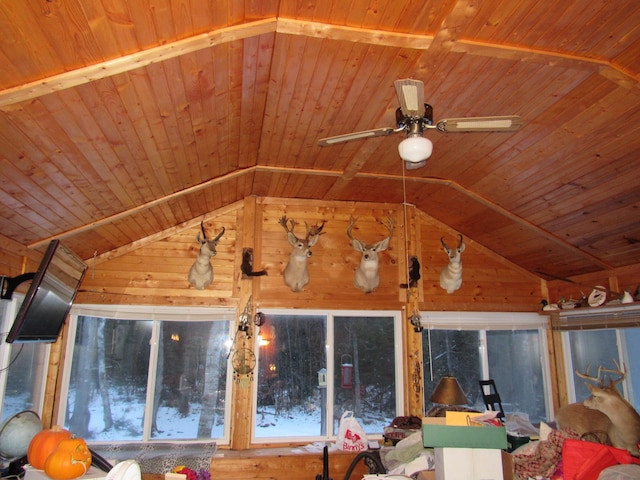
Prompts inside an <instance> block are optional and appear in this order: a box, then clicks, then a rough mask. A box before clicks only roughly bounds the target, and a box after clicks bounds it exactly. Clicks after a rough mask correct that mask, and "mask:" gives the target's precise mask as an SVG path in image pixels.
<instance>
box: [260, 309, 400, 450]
mask: <svg viewBox="0 0 640 480" xmlns="http://www.w3.org/2000/svg"><path fill="white" fill-rule="evenodd" d="M260 311H261V312H262V313H264V314H265V315H266V316H267V317H268V316H269V315H296V316H304V315H308V316H324V317H326V322H327V332H326V333H327V344H326V345H325V350H326V351H325V355H326V358H327V412H326V417H327V425H326V427H327V428H326V429H325V430H326V432H327V434H326V435H317V436H309V437H302V436H299V437H256V415H255V414H256V408H257V404H258V383H259V382H258V380H257V379H256V380H255V381H253V382H252V383H253V385H252V392H251V395H252V403H251V405H252V406H251V408H252V412H251V419H252V420H251V444H252V445H261V444H275V443H278V444H281V443H285V444H289V443H291V442H296V443H299V442H329V441H335V439H336V437H337V433H338V432H334V434H329V432H330V431H331V430H333V428H329V427H330V425H329V422H333V417H334V408H333V399H334V393H335V392H334V387H333V383H334V382H333V381H331V380H329V379H333V378H334V375H335V371H336V369H335V365H334V363H333V361H331V359H333V358H334V354H335V351H334V342H333V341H329V339H333V338H334V319H335V317H392V318H393V335H394V341H393V348H394V367H395V371H394V375H395V378H396V385H395V395H396V406H395V410H396V416H400V415H404V413H403V412H404V408H405V401H404V398H405V391H404V380H403V379H404V360H403V347H404V341H403V336H402V332H403V328H402V318H403V317H402V312H400V311H398V310H311V309H286V308H261V309H260ZM259 333H260V332H259V331H256V335H254V339H253V344H252V345H253V349H254V352H256V367H255V370H256V372H257V371H258V365H259V362H260V349H259V346H258V341H259V340H258V335H259ZM367 436H368V437H370V438H372V439H374V438H378V439H381V438H382V434H380V435H372V434H371V435H370V434H367Z"/></svg>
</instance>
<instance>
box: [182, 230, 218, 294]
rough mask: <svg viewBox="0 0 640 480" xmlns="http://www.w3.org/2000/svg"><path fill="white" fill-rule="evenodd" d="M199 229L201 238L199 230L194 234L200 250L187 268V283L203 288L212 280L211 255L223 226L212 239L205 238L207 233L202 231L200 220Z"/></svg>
mask: <svg viewBox="0 0 640 480" xmlns="http://www.w3.org/2000/svg"><path fill="white" fill-rule="evenodd" d="M200 230H201V231H202V238H201V237H200V232H198V234H197V235H196V241H197V242H198V243H199V244H200V252H199V253H198V256H197V257H196V261H195V263H194V264H193V265H192V266H191V268H190V269H189V283H191V284H192V285H194V286H195V287H196V288H197V289H198V290H204V288H205V287H207V286H209V285H211V282H213V267H212V266H211V257H213V256H215V254H216V246H217V245H218V241H219V240H220V237H222V235H223V234H224V227H222V231H221V232H220V233H219V234H218V236H216V238H214V239H208V238H207V234H206V233H205V231H204V222H200Z"/></svg>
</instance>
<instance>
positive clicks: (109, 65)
mask: <svg viewBox="0 0 640 480" xmlns="http://www.w3.org/2000/svg"><path fill="white" fill-rule="evenodd" d="M450 30H451V28H444V30H442V31H441V32H439V34H438V35H437V36H436V37H434V36H431V35H414V34H406V33H395V32H387V31H382V30H372V29H366V28H354V27H345V26H342V25H330V24H325V23H318V22H306V21H300V20H293V19H286V18H275V17H273V18H267V19H264V20H257V21H254V22H250V23H245V24H242V25H235V26H231V27H225V28H221V29H219V30H213V31H211V32H207V33H203V34H199V35H195V36H193V37H189V38H185V39H182V40H178V41H175V42H172V43H168V44H166V45H160V46H157V47H153V48H149V49H147V50H142V51H140V52H136V53H133V54H130V55H124V56H122V57H118V58H114V59H111V60H106V61H104V62H100V63H97V64H95V65H89V66H86V67H82V68H79V69H76V70H71V71H69V72H64V73H60V74H57V75H53V76H50V77H45V78H42V79H40V80H36V81H33V82H29V83H26V84H23V85H19V86H17V87H12V88H8V89H5V90H2V91H0V110H8V109H10V106H11V105H13V104H16V103H19V102H24V101H27V100H32V99H34V98H38V97H41V96H43V95H47V94H49V93H54V92H57V91H60V90H65V89H67V88H73V87H76V86H78V85H83V84H86V83H89V82H92V81H94V80H99V79H103V78H108V77H110V76H113V75H117V74H120V73H126V72H129V71H131V70H135V69H136V68H140V67H144V66H147V65H150V64H153V63H158V62H162V61H164V60H168V59H170V58H174V57H179V56H181V55H185V54H187V53H191V52H196V51H198V50H203V49H206V48H210V47H212V46H214V45H219V44H223V43H227V42H232V41H235V40H241V39H243V38H249V37H254V36H258V35H263V34H267V33H274V32H277V33H283V34H289V35H304V36H309V37H318V38H329V39H332V40H340V41H348V42H355V43H367V44H372V45H383V46H388V47H397V48H408V49H416V50H427V49H429V48H430V47H431V46H432V44H434V43H436V42H435V39H436V38H437V39H439V40H438V42H437V43H438V45H442V46H443V47H444V48H445V49H446V50H449V51H452V52H459V53H468V54H470V55H483V56H489V57H495V58H505V59H513V60H519V61H530V62H539V63H544V64H548V65H563V66H565V67H570V68H580V69H594V70H598V71H599V72H600V74H602V75H603V76H605V77H606V78H609V79H611V80H612V81H615V82H616V83H618V84H619V85H622V86H625V87H626V88H634V87H635V88H640V87H638V81H639V80H640V79H639V78H638V77H637V76H634V75H633V74H631V73H630V72H627V71H626V70H624V69H622V68H620V67H617V66H616V65H613V64H611V63H610V62H606V61H602V60H598V59H593V58H587V57H579V56H575V55H563V54H559V53H555V52H548V51H544V50H535V49H530V48H522V47H516V46H504V45H496V44H489V43H482V42H476V41H470V40H462V39H455V38H451V32H450Z"/></svg>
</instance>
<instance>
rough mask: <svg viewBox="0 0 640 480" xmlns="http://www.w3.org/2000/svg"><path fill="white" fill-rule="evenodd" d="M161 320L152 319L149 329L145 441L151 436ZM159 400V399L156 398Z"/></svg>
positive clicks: (160, 339) (143, 435)
mask: <svg viewBox="0 0 640 480" xmlns="http://www.w3.org/2000/svg"><path fill="white" fill-rule="evenodd" d="M161 335H162V322H161V321H158V320H154V321H153V327H152V329H151V340H150V347H151V348H149V374H148V376H147V396H146V402H145V407H144V427H143V432H142V438H143V440H144V441H145V442H146V441H148V440H149V439H150V438H151V424H152V422H153V406H154V402H155V401H156V399H155V398H154V394H155V390H156V372H157V371H158V349H159V346H160V345H161V343H162V338H160V336H161ZM157 400H159V399H157Z"/></svg>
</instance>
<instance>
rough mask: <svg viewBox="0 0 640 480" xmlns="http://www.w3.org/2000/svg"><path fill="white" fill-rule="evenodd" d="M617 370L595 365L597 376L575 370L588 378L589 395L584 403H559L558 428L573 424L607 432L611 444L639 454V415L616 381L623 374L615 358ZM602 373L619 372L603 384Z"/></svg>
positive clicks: (588, 430) (581, 430) (581, 429)
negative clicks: (561, 405)
mask: <svg viewBox="0 0 640 480" xmlns="http://www.w3.org/2000/svg"><path fill="white" fill-rule="evenodd" d="M613 363H614V364H615V365H616V370H613V369H608V368H604V367H602V366H601V367H598V374H597V376H595V377H593V376H591V375H589V368H587V370H586V372H585V373H580V372H578V371H576V375H577V376H579V377H580V378H584V379H585V380H587V381H589V382H594V383H595V385H594V384H591V383H587V387H588V388H589V390H590V391H591V396H590V397H589V398H587V399H586V400H585V401H584V402H583V403H572V404H571V405H567V406H565V407H562V408H561V409H560V410H559V411H558V414H557V415H556V420H557V422H558V425H559V426H560V427H561V428H566V427H569V428H572V429H574V430H575V431H576V432H578V434H580V435H581V436H582V435H585V434H589V433H592V434H593V433H597V432H606V433H607V435H608V437H609V441H610V442H611V444H612V445H613V446H614V447H617V448H622V449H625V450H627V451H628V452H629V453H631V455H634V456H636V457H638V456H640V450H639V449H638V443H639V442H640V415H638V412H636V410H635V409H634V408H633V406H632V405H631V404H630V403H629V402H627V401H626V400H625V399H624V398H623V397H622V395H620V392H618V389H617V388H616V385H617V384H618V383H620V382H622V380H624V378H625V376H626V372H625V369H624V368H620V365H618V362H616V361H615V360H614V361H613ZM604 373H613V374H614V375H619V377H618V378H617V379H615V380H611V378H609V382H608V383H607V384H606V385H605V383H604V377H603V374H604Z"/></svg>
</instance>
